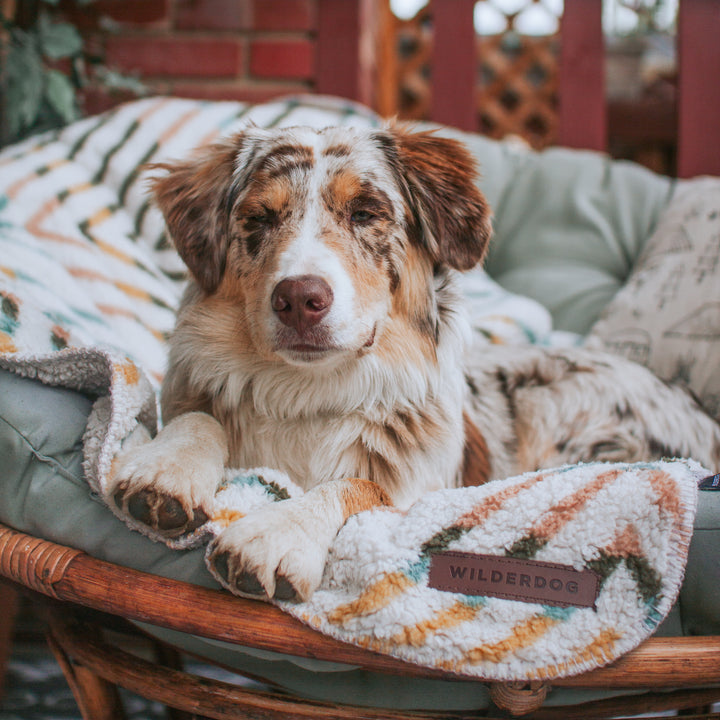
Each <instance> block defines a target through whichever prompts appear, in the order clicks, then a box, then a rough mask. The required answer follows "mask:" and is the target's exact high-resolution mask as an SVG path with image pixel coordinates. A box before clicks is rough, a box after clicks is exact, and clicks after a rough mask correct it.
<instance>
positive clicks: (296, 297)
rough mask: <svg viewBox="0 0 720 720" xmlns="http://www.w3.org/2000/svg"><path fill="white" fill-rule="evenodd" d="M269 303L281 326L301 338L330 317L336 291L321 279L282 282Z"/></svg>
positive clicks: (315, 277)
mask: <svg viewBox="0 0 720 720" xmlns="http://www.w3.org/2000/svg"><path fill="white" fill-rule="evenodd" d="M270 302H271V304H272V309H273V311H274V312H275V314H276V315H277V316H278V318H279V320H280V322H281V323H283V324H284V325H287V326H288V327H291V328H294V329H295V330H297V332H298V334H299V335H302V334H303V333H304V332H305V330H307V329H308V328H310V327H312V326H313V325H317V324H318V323H319V322H320V321H321V320H322V319H323V318H324V317H325V315H327V314H328V312H329V310H330V306H331V305H332V302H333V291H332V288H331V287H330V286H329V285H328V284H327V283H326V282H325V281H324V280H323V279H322V278H321V277H317V276H316V275H298V276H297V277H290V278H286V279H285V280H281V281H280V282H279V283H278V284H277V285H276V286H275V289H274V290H273V292H272V296H271V298H270Z"/></svg>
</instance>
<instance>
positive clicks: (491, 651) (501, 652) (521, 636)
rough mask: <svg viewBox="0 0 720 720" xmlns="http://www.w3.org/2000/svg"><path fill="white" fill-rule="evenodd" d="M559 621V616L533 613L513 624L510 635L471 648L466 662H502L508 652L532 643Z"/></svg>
mask: <svg viewBox="0 0 720 720" xmlns="http://www.w3.org/2000/svg"><path fill="white" fill-rule="evenodd" d="M559 622H560V620H559V618H553V617H548V616H543V615H533V617H530V618H528V619H527V620H525V621H523V622H521V623H520V624H519V625H517V626H515V627H514V628H513V631H512V635H510V636H508V637H506V638H505V639H503V640H500V641H499V642H496V643H492V644H490V645H481V646H480V647H476V648H473V649H472V650H469V651H468V652H467V654H466V656H465V657H466V659H467V661H468V662H470V663H473V664H475V663H481V662H492V663H499V662H502V660H503V659H504V658H506V657H507V656H508V655H509V654H510V653H512V652H515V651H516V650H519V649H520V648H524V647H528V646H529V645H532V644H533V643H534V642H535V641H536V640H537V639H538V638H540V637H542V636H543V635H544V634H545V633H546V632H547V631H548V630H550V628H552V627H554V626H555V625H557V624H558V623H559Z"/></svg>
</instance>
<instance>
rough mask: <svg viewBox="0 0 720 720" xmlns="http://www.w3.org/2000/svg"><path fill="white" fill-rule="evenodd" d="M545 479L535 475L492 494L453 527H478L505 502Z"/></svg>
mask: <svg viewBox="0 0 720 720" xmlns="http://www.w3.org/2000/svg"><path fill="white" fill-rule="evenodd" d="M546 477H547V475H546V474H544V473H538V474H537V475H533V476H532V477H531V478H528V479H527V480H525V481H523V482H519V483H517V484H516V485H511V486H510V487H507V488H505V489H504V490H501V491H499V492H496V493H493V494H492V495H490V496H489V497H487V498H486V499H485V500H483V501H482V502H481V503H479V504H478V505H476V506H475V507H474V508H473V509H472V510H470V511H469V512H467V513H465V515H461V516H460V518H458V521H457V522H456V523H454V525H456V526H458V527H463V528H468V527H475V526H476V525H480V524H481V523H483V522H484V521H485V520H486V519H487V518H488V517H489V516H490V515H492V514H493V513H495V512H497V511H498V510H500V509H502V506H503V504H504V503H505V502H507V501H508V500H510V499H511V498H513V497H515V496H517V495H519V494H520V493H521V492H523V491H524V490H527V489H528V488H529V487H532V486H533V485H535V484H536V483H538V482H542V481H543V480H545V479H546Z"/></svg>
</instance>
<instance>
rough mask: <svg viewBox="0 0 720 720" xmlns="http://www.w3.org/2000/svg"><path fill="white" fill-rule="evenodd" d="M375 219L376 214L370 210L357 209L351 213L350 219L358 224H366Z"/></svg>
mask: <svg viewBox="0 0 720 720" xmlns="http://www.w3.org/2000/svg"><path fill="white" fill-rule="evenodd" d="M374 219H375V215H374V214H373V213H371V212H370V211H369V210H355V212H353V213H352V214H351V215H350V220H351V221H352V222H354V223H356V224H358V225H366V224H367V223H369V222H371V221H372V220H374Z"/></svg>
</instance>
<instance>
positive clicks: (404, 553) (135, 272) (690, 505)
mask: <svg viewBox="0 0 720 720" xmlns="http://www.w3.org/2000/svg"><path fill="white" fill-rule="evenodd" d="M245 122H254V123H256V124H258V125H278V124H285V125H288V124H311V125H316V126H318V125H329V124H343V123H362V124H373V123H376V122H378V119H377V118H376V117H375V116H374V115H373V114H372V113H370V112H368V111H366V110H364V109H362V108H359V107H357V106H353V105H350V104H347V103H342V102H339V101H334V100H329V99H318V98H314V99H307V98H306V99H302V100H300V99H289V100H284V101H281V102H274V103H268V104H265V105H259V106H246V105H241V104H238V103H203V102H193V101H184V100H175V99H166V98H153V99H148V100H142V101H139V102H135V103H131V104H129V105H126V106H124V107H122V108H120V109H118V110H116V111H113V112H111V113H108V114H105V115H103V116H99V117H93V118H88V119H86V120H83V121H80V122H78V123H75V124H73V125H71V126H69V127H67V128H65V129H64V130H62V131H60V132H56V133H52V134H49V135H45V136H42V137H40V138H36V139H31V140H29V141H26V142H24V143H22V144H20V145H16V146H14V147H11V148H8V149H6V150H5V151H4V152H2V153H1V154H0V352H1V354H0V367H3V368H6V369H10V370H12V371H14V372H17V373H20V374H23V375H25V376H29V377H36V378H38V379H40V380H42V381H43V382H47V383H54V384H61V385H64V386H67V387H72V388H77V389H80V390H84V391H87V392H89V393H92V394H93V395H94V396H97V400H96V402H95V404H94V409H93V413H92V415H91V418H90V422H89V425H88V430H87V433H86V437H85V448H84V449H85V455H86V461H85V468H86V475H87V479H88V482H89V483H90V485H91V486H92V488H93V489H94V490H95V491H96V492H99V493H101V494H102V491H103V487H104V482H105V478H106V477H107V476H108V472H109V470H110V466H111V463H112V460H113V457H114V456H115V454H116V453H117V451H118V449H119V448H120V446H121V444H122V443H123V441H125V440H126V439H127V438H128V437H130V436H131V435H132V433H133V431H135V430H136V429H138V428H139V427H140V426H144V427H147V428H149V429H150V430H151V432H152V431H154V429H155V423H156V397H155V391H156V388H157V386H158V384H159V382H160V380H161V378H162V374H163V370H164V363H165V343H164V339H165V336H166V333H167V332H168V331H169V330H170V329H171V327H172V324H173V310H174V308H175V306H176V304H177V302H178V299H179V294H180V286H181V284H182V279H183V268H182V266H181V264H180V262H179V260H178V258H177V256H176V254H175V253H174V251H173V250H172V249H171V248H170V246H169V244H168V241H167V238H166V235H165V232H164V227H163V223H162V219H161V217H160V215H159V213H158V212H157V211H156V210H155V209H154V208H153V207H151V206H150V205H149V204H148V201H147V197H146V194H145V192H144V187H143V178H142V174H141V170H140V168H141V166H142V164H143V163H145V162H147V161H157V160H160V159H162V158H164V157H169V156H182V155H185V154H186V153H187V152H188V151H189V150H190V149H191V148H192V147H193V146H196V145H198V144H199V143H201V142H204V141H207V140H210V139H212V138H213V137H215V136H216V135H218V134H219V133H225V132H230V131H232V130H233V129H237V128H238V127H239V126H241V125H242V123H245ZM465 286H466V291H467V294H468V297H469V300H470V301H471V308H472V313H473V320H474V324H475V326H476V328H477V329H478V331H479V332H480V334H481V335H482V336H483V337H484V338H486V339H487V341H491V342H511V341H512V342H517V341H526V340H527V339H528V338H533V339H539V340H548V339H551V338H552V335H551V334H550V321H549V316H548V314H547V313H546V312H545V311H544V310H543V309H542V308H540V307H539V306H537V305H536V304H535V303H532V302H531V301H528V300H525V299H523V298H517V297H514V296H512V295H509V294H508V293H506V292H504V291H503V290H501V289H500V288H498V287H497V286H496V285H495V284H494V283H492V281H490V280H489V279H488V278H487V277H486V276H485V275H483V274H482V273H481V272H476V273H472V274H470V275H468V276H467V277H466V278H465ZM701 474H702V470H701V469H700V468H699V467H698V466H696V465H695V464H693V463H691V462H682V461H677V462H668V463H654V464H650V465H636V466H621V465H616V466H606V465H584V466H578V467H567V468H562V469H559V470H555V471H552V472H546V473H538V474H531V475H526V476H522V477H520V478H511V479H508V480H505V481H500V482H496V483H493V484H492V485H488V486H485V487H482V488H468V489H462V490H450V491H443V492H438V493H432V494H430V495H428V496H426V497H425V498H423V500H422V501H420V502H418V503H417V504H416V505H414V506H413V507H412V508H411V509H410V510H409V511H408V512H407V513H405V514H401V513H398V512H396V511H392V510H378V511H374V512H369V513H363V514H361V515H358V516H356V517H354V518H352V519H351V521H350V522H348V523H347V524H346V526H345V528H344V529H343V530H342V531H341V533H340V534H339V536H338V538H337V540H336V542H335V544H334V547H333V550H332V553H331V558H330V562H329V564H328V567H327V571H326V575H325V578H324V581H323V585H322V587H321V589H320V590H319V591H318V592H317V593H316V594H315V595H314V596H313V598H312V599H311V601H310V602H308V603H306V604H302V605H284V606H283V607H284V608H285V609H286V610H287V611H288V612H291V613H293V614H294V615H296V616H298V617H300V618H302V619H303V620H304V621H305V622H307V623H309V624H311V625H312V626H314V627H317V628H318V629H319V630H321V631H322V632H325V633H328V634H330V635H333V636H335V637H338V638H341V639H343V640H346V641H349V642H354V643H357V644H360V645H362V646H366V647H370V648H373V649H376V650H379V651H381V652H386V653H390V654H393V655H396V656H398V657H402V658H404V659H407V660H410V661H413V662H417V663H422V664H426V665H430V666H435V667H442V668H448V669H452V670H454V671H456V672H460V673H465V674H470V675H475V676H479V677H486V678H494V679H525V678H533V677H548V676H556V675H567V674H572V673H575V672H579V671H581V670H584V669H587V668H591V667H595V666H597V665H599V664H603V663H605V662H608V661H610V660H612V659H614V658H616V657H618V656H619V655H620V654H622V653H623V652H625V651H627V650H629V649H631V648H632V647H634V646H635V645H637V644H638V643H639V642H641V641H642V640H643V639H644V638H645V637H647V636H648V635H649V634H650V633H651V632H652V631H653V629H654V628H655V627H656V626H657V625H658V623H659V622H660V620H661V619H662V617H663V616H664V615H665V614H666V613H667V611H668V610H669V608H670V606H671V605H672V603H673V601H674V598H675V597H676V594H677V592H678V589H679V586H680V583H681V580H682V574H683V565H684V560H685V557H686V551H687V544H688V540H689V537H690V533H691V531H692V521H693V514H694V507H695V485H696V480H697V478H698V477H699V475H701ZM297 492H300V491H299V490H298V489H297V488H293V487H292V486H291V485H290V484H289V482H288V481H287V479H286V478H285V477H284V476H282V475H280V474H278V473H275V472H274V471H272V470H262V471H261V470H255V471H237V470H235V471H233V470H228V471H227V475H226V482H225V483H224V485H223V487H222V488H220V490H219V492H218V495H217V498H216V507H215V508H214V510H213V512H212V514H211V515H212V518H211V521H210V522H209V524H208V525H207V526H206V527H205V528H204V529H203V532H198V534H197V538H196V540H198V541H203V540H206V539H207V537H208V535H209V534H212V533H214V532H217V531H218V530H219V529H221V528H222V527H224V526H225V524H226V523H227V522H229V521H230V520H232V518H234V517H238V516H239V515H242V514H246V513H248V512H252V510H253V508H255V507H257V506H258V505H260V504H263V503H266V502H273V501H276V500H278V499H282V497H285V496H286V495H288V494H293V493H297ZM448 553H450V554H448ZM457 553H461V554H459V555H458V554H457ZM463 553H465V554H463ZM466 553H470V554H471V555H470V556H467V555H466ZM478 555H481V556H484V557H486V558H487V557H489V558H490V560H491V561H493V562H495V563H496V564H495V565H492V566H487V567H485V569H483V568H482V567H480V566H476V565H475V564H474V563H475V561H476V556H478ZM517 561H522V562H525V563H526V564H524V565H520V566H518V567H516V566H515V565H514V564H513V563H515V562H517ZM526 561H530V564H529V565H528V564H527V562H526ZM441 562H444V563H445V572H446V573H447V572H449V573H450V580H451V582H450V585H451V586H452V588H451V589H450V590H448V586H447V585H446V584H445V585H444V584H443V582H439V583H438V580H437V577H439V576H438V575H437V573H438V572H440V570H442V568H441V566H440V563H441ZM484 562H485V560H484ZM448 563H450V564H449V565H448ZM463 563H464V564H463ZM497 563H500V565H498V564H497ZM532 563H535V564H532ZM463 568H464V569H463ZM541 570H542V572H544V573H545V574H544V576H543V578H541V580H542V583H544V584H545V585H547V587H546V588H544V590H546V591H548V592H549V591H551V590H552V589H553V588H552V585H553V583H554V584H555V585H556V586H558V587H559V586H560V585H562V588H564V592H565V596H566V597H565V600H562V601H560V602H558V601H557V599H553V597H552V593H550V595H547V594H545V595H543V594H542V592H540V590H543V588H539V589H538V587H537V586H538V585H539V584H541V583H540V580H538V579H536V576H538V577H539V576H540V575H541V574H542V573H541ZM563 573H565V574H564V575H563ZM568 573H569V574H568ZM499 575H502V578H503V581H502V582H503V585H504V588H505V589H504V591H503V592H502V593H500V595H499V596H497V597H496V596H495V595H497V592H494V591H493V588H491V587H490V588H489V589H488V587H485V586H481V585H478V584H477V583H478V582H479V581H480V580H482V579H485V580H487V581H488V582H489V583H490V584H492V582H493V579H497V578H498V577H499ZM580 576H582V577H583V578H584V580H583V582H585V583H587V581H588V580H589V581H590V584H591V585H592V588H591V597H590V600H589V601H588V600H587V599H586V601H585V604H584V605H578V606H576V605H574V604H568V592H569V593H570V600H572V597H571V596H572V595H573V593H574V590H573V587H574V585H573V583H575V578H576V577H580ZM470 580H472V581H473V582H471V583H469V581H470ZM468 583H469V584H468ZM512 585H517V586H518V590H519V592H518V593H515V589H514V588H513V587H510V586H512ZM530 586H532V589H533V592H536V593H537V592H539V593H540V594H539V595H537V594H536V596H533V597H534V599H533V600H532V601H527V598H526V601H521V600H519V599H518V598H519V597H520V596H524V595H527V592H528V587H530ZM496 589H497V588H495V590H496ZM491 591H493V592H491Z"/></svg>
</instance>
